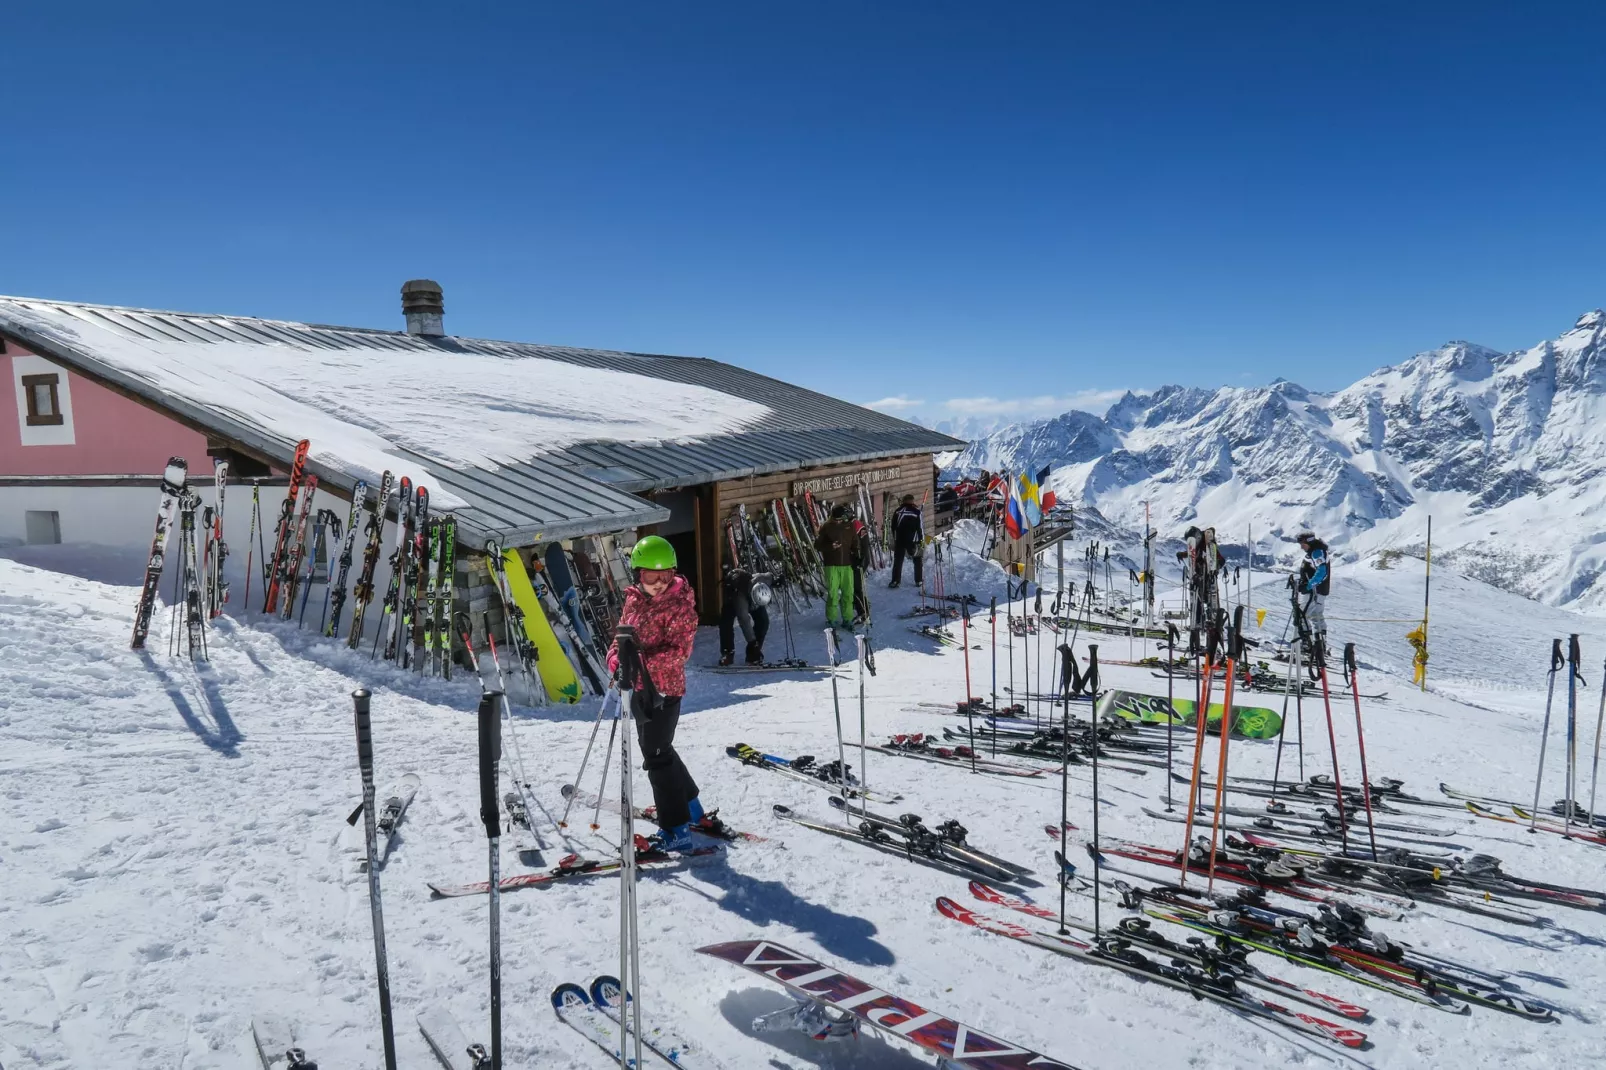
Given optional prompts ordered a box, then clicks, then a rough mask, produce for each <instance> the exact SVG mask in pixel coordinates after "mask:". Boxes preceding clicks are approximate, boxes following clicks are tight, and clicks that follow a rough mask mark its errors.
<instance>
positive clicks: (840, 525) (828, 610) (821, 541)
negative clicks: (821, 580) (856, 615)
mask: <svg viewBox="0 0 1606 1070" xmlns="http://www.w3.org/2000/svg"><path fill="white" fill-rule="evenodd" d="M858 543H859V540H858V536H857V535H855V534H854V531H853V525H852V524H850V523H848V509H847V506H845V505H837V506H833V507H832V509H831V519H829V520H827V521H826V522H825V523H824V524H822V525H820V533H819V534H818V535H816V536H815V537H814V548H815V549H816V550H818V551H819V552H820V562H821V563H822V564H823V565H825V623H827V624H829V625H830V626H831V627H833V628H846V627H847V626H848V623H849V622H850V621H851V620H852V619H853V562H854V558H855V556H856V554H857V548H858Z"/></svg>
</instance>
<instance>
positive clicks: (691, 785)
mask: <svg viewBox="0 0 1606 1070" xmlns="http://www.w3.org/2000/svg"><path fill="white" fill-rule="evenodd" d="M630 567H631V568H633V569H634V570H635V572H636V583H635V586H633V587H630V588H628V589H627V590H626V591H625V607H624V611H623V612H622V613H621V614H620V615H619V624H620V626H621V627H629V628H634V629H635V632H636V642H637V644H638V645H639V647H640V649H641V660H642V662H643V663H644V664H645V666H646V669H647V676H648V678H649V680H650V681H651V682H650V685H649V686H644V687H642V688H640V689H638V690H636V691H635V692H634V693H633V696H632V701H631V713H632V716H633V717H634V718H635V722H636V740H637V741H638V742H639V743H640V745H641V754H642V763H641V767H642V768H643V769H645V770H646V771H647V779H648V781H649V782H651V784H652V797H653V804H654V805H655V806H656V807H657V816H658V825H659V828H660V830H661V831H660V832H658V833H657V834H656V835H655V836H653V837H651V839H652V840H653V843H654V846H656V847H657V848H659V849H660V850H664V851H684V850H687V849H689V848H690V847H692V846H693V841H692V838H691V831H692V829H694V828H696V829H698V830H700V831H703V832H708V833H710V834H712V835H719V833H720V832H721V831H723V826H722V824H721V822H720V820H719V817H718V816H717V815H716V814H715V813H714V812H713V811H708V812H707V813H705V812H704V811H703V807H702V803H701V802H700V801H699V800H698V798H697V793H698V789H697V782H696V781H695V780H693V779H692V776H691V773H690V772H688V771H687V769H686V766H685V763H684V762H682V761H681V760H680V755H679V754H677V753H676V752H675V728H676V726H677V724H678V723H679V721H680V702H681V699H682V698H683V697H684V696H685V694H686V659H688V658H690V657H691V648H692V644H693V642H695V641H696V638H697V597H696V594H695V593H694V592H693V591H692V586H691V584H690V583H688V582H687V581H686V577H684V576H682V575H680V574H679V573H677V572H676V571H675V549H674V547H672V546H670V545H669V542H668V540H666V539H663V538H660V537H659V536H657V535H648V536H647V537H646V538H644V539H642V540H641V541H639V542H637V543H636V545H635V548H634V549H633V550H632V551H631V552H630ZM618 668H619V647H618V644H617V642H616V643H615V644H614V647H613V649H611V650H610V651H609V652H608V669H609V671H611V672H617V671H618Z"/></svg>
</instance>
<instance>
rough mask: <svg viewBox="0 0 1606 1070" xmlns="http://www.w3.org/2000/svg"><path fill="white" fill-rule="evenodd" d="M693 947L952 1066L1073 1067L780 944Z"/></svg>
mask: <svg viewBox="0 0 1606 1070" xmlns="http://www.w3.org/2000/svg"><path fill="white" fill-rule="evenodd" d="M697 950H698V952H699V953H700V954H703V955H711V956H713V957H714V958H717V959H724V960H725V961H726V962H730V963H734V964H735V965H737V966H740V967H742V968H743V969H746V970H750V971H751V972H753V973H756V974H759V975H760V976H762V977H767V978H769V979H770V980H772V981H776V982H779V983H780V984H781V985H782V986H783V987H785V988H786V990H787V991H788V992H790V993H791V994H792V995H793V996H796V997H797V998H799V999H801V1000H803V1001H805V1003H806V1004H815V1005H818V1006H820V1007H823V1008H825V1009H826V1010H828V1011H832V1012H837V1013H838V1014H840V1013H841V1012H845V1013H847V1014H850V1015H852V1016H853V1018H854V1019H857V1021H858V1022H859V1023H861V1024H863V1025H867V1026H870V1027H871V1028H872V1029H876V1030H879V1031H881V1032H882V1033H885V1034H887V1035H888V1036H892V1037H896V1038H898V1039H899V1040H905V1041H908V1042H909V1043H911V1044H915V1045H917V1046H919V1047H920V1048H923V1049H924V1050H925V1051H927V1052H930V1053H931V1054H932V1055H935V1056H937V1057H938V1058H939V1059H944V1060H947V1061H948V1062H949V1063H951V1064H952V1065H954V1066H964V1067H966V1068H967V1070H1027V1068H1028V1067H1031V1068H1036V1070H1055V1068H1058V1070H1076V1067H1074V1066H1072V1065H1071V1064H1070V1063H1062V1062H1059V1061H1058V1060H1055V1059H1051V1058H1049V1057H1048V1056H1046V1055H1040V1054H1038V1053H1037V1052H1034V1051H1031V1050H1029V1049H1027V1048H1022V1047H1019V1046H1018V1045H1015V1044H1010V1043H1009V1042H1007V1041H1003V1040H999V1039H998V1038H996V1037H991V1036H988V1035H987V1034H986V1033H983V1032H981V1031H979V1030H976V1029H972V1028H971V1027H970V1026H968V1025H965V1024H964V1023H963V1022H957V1021H955V1020H953V1019H952V1018H945V1017H944V1016H942V1015H940V1014H938V1013H936V1012H935V1011H928V1010H926V1009H925V1008H924V1007H921V1006H919V1005H918V1004H915V1003H911V1002H909V1001H908V1000H906V999H902V998H900V997H898V996H894V995H892V994H891V993H888V992H884V991H882V990H881V989H879V988H877V987H875V986H874V985H872V984H870V983H869V982H868V981H861V980H859V979H858V978H857V977H853V976H850V975H848V974H845V973H842V972H841V971H840V970H837V969H835V968H833V967H831V966H827V965H825V964H824V963H821V962H817V961H815V960H814V959H812V958H810V957H809V956H807V955H804V954H801V953H799V952H796V951H793V950H791V949H790V948H787V947H783V946H781V945H780V944H772V943H770V942H769V941H767V940H737V941H733V942H732V943H728V944H711V945H709V946H708V947H700V948H698V949H697ZM839 1020H840V1019H839Z"/></svg>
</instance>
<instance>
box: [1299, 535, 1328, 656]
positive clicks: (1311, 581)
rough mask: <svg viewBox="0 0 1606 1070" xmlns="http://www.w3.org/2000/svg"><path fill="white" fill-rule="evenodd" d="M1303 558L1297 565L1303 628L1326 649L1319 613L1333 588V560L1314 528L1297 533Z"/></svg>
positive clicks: (1323, 628)
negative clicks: (1303, 620) (1303, 554)
mask: <svg viewBox="0 0 1606 1070" xmlns="http://www.w3.org/2000/svg"><path fill="white" fill-rule="evenodd" d="M1297 541H1298V543H1299V548H1300V549H1301V550H1303V551H1304V552H1305V559H1304V560H1303V561H1302V562H1300V566H1299V586H1298V592H1299V608H1300V615H1301V616H1302V617H1304V618H1305V632H1306V634H1307V635H1308V636H1309V638H1310V640H1311V642H1313V643H1315V644H1318V645H1319V646H1320V648H1321V649H1322V650H1323V651H1325V650H1326V649H1327V618H1326V617H1324V616H1323V615H1322V602H1323V601H1324V600H1325V599H1326V598H1327V595H1328V593H1329V592H1331V591H1332V588H1333V568H1332V560H1331V557H1330V555H1329V553H1328V550H1327V544H1326V543H1325V542H1323V541H1322V540H1320V539H1318V538H1317V537H1316V533H1315V532H1313V531H1302V532H1300V533H1299V535H1298V537H1297Z"/></svg>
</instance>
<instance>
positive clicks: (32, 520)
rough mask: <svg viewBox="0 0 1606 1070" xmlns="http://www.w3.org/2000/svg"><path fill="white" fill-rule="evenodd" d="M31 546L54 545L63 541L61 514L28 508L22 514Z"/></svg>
mask: <svg viewBox="0 0 1606 1070" xmlns="http://www.w3.org/2000/svg"><path fill="white" fill-rule="evenodd" d="M22 523H23V527H24V528H25V529H26V531H27V533H28V545H29V546H54V545H55V544H56V543H59V542H60V541H61V514H60V513H57V512H45V511H43V510H36V509H28V510H25V511H24V512H23V515H22Z"/></svg>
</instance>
